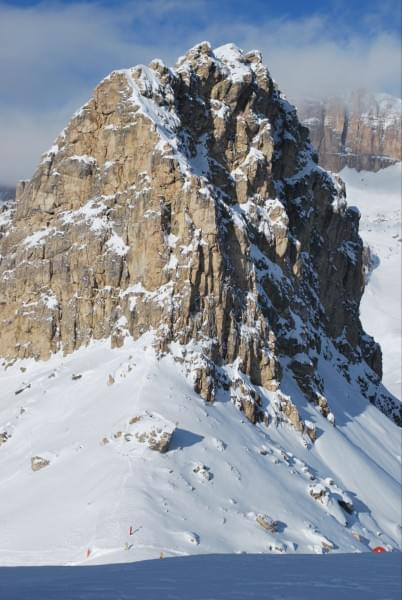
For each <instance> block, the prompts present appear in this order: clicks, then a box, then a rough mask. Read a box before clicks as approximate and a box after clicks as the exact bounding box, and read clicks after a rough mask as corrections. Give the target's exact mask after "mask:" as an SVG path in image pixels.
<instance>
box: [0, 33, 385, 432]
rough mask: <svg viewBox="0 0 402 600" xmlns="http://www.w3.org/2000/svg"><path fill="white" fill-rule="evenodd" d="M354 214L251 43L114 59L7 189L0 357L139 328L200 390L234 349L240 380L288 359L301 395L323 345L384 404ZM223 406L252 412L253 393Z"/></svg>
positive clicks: (315, 384)
mask: <svg viewBox="0 0 402 600" xmlns="http://www.w3.org/2000/svg"><path fill="white" fill-rule="evenodd" d="M358 221H359V213H358V212H357V211H356V210H354V209H352V208H348V207H347V204H346V201H345V192H344V187H343V186H342V183H341V181H339V180H336V179H333V178H332V177H331V176H330V175H329V174H328V173H327V172H326V171H324V170H323V169H321V168H320V167H319V166H317V164H316V163H315V162H314V153H313V150H312V148H311V145H310V142H309V139H308V132H307V129H306V128H305V127H303V126H301V125H300V123H299V121H298V118H297V115H296V111H295V109H294V108H293V107H292V106H291V105H290V104H289V103H288V102H287V101H286V100H285V99H284V98H283V97H282V96H281V94H280V92H279V91H278V89H277V87H276V86H275V84H274V83H273V81H272V79H271V78H270V75H269V73H268V71H267V69H266V67H265V66H264V65H263V63H262V60H261V56H260V54H259V53H258V52H249V53H244V52H242V51H241V50H239V49H238V48H237V47H236V46H233V45H227V46H223V47H221V48H218V49H216V50H212V49H211V47H210V45H209V44H208V43H206V42H205V43H202V44H199V45H197V46H196V47H194V48H192V49H191V50H189V51H188V52H187V54H186V55H185V56H183V57H181V58H180V59H179V61H178V63H177V65H176V67H175V68H174V69H169V68H168V67H166V66H165V65H164V64H163V63H162V62H161V61H159V60H155V61H153V62H152V63H151V64H150V65H149V67H146V66H143V65H139V66H137V67H134V68H132V69H128V70H124V71H115V72H113V73H111V74H110V75H109V76H108V77H107V78H106V79H105V80H103V81H102V82H101V83H100V84H99V86H98V87H97V88H96V89H95V91H94V94H93V97H92V98H91V99H90V100H89V102H88V103H87V104H86V105H85V106H84V107H83V108H82V109H81V110H80V111H78V112H77V113H76V114H75V115H74V116H73V118H72V120H71V121H70V123H69V124H68V125H67V127H66V129H65V130H64V131H63V132H62V134H61V135H60V136H59V137H58V138H57V140H56V142H55V144H54V146H53V147H52V148H51V149H50V150H49V152H48V153H47V154H46V155H45V156H44V157H43V160H42V162H41V163H40V165H39V167H38V169H37V171H36V172H35V174H34V176H33V178H32V180H31V181H29V182H23V183H21V184H20V185H19V187H18V189H17V202H16V210H15V214H13V215H12V216H11V223H10V225H9V226H8V227H7V230H6V231H5V232H4V235H3V237H2V239H1V242H0V255H1V260H0V277H1V280H0V281H1V282H0V322H1V332H2V333H1V338H0V354H1V355H4V356H7V357H16V356H17V357H29V356H33V357H35V358H40V359H46V358H47V357H48V356H49V355H50V353H52V352H55V351H57V350H59V349H63V350H64V352H66V353H68V352H72V351H73V350H75V349H77V348H79V347H80V346H82V345H84V344H87V343H88V342H89V341H90V340H91V339H99V338H106V337H110V338H111V343H112V346H121V345H122V344H123V343H124V339H125V337H126V336H134V337H135V338H137V337H139V336H140V335H141V334H142V333H144V332H145V331H147V330H149V329H153V330H155V332H156V338H157V349H158V351H159V352H161V353H163V352H166V351H168V350H169V345H170V344H171V342H176V343H178V344H180V345H181V347H186V346H188V345H189V344H190V345H191V344H192V345H193V346H192V347H194V343H196V348H197V353H198V360H197V361H193V360H192V361H191V367H192V369H193V372H194V381H195V385H196V387H197V389H198V391H199V392H200V393H201V394H202V395H203V396H204V397H205V398H206V399H207V400H209V401H214V399H215V398H216V390H217V388H223V389H226V390H227V389H228V388H229V387H230V384H231V382H230V381H229V380H228V378H227V376H226V375H225V373H224V367H225V365H230V364H233V363H235V362H236V364H237V365H238V369H239V372H240V373H241V374H242V378H243V376H244V377H245V378H247V380H248V382H249V384H248V388H249V389H250V390H252V389H253V386H263V387H264V388H265V389H268V390H272V391H274V390H276V389H277V388H278V387H279V385H280V381H281V373H282V369H283V368H286V369H289V371H290V372H291V373H293V374H294V377H295V379H296V380H297V382H298V383H299V385H300V387H301V389H302V391H303V392H304V393H305V394H306V396H307V397H308V398H309V399H311V400H312V401H313V402H315V403H316V404H317V406H319V401H320V400H319V399H320V398H321V397H322V394H323V381H322V378H321V376H320V374H319V371H318V368H317V365H318V362H319V359H320V358H325V359H326V360H332V359H333V357H334V353H336V354H337V356H338V358H337V363H336V367H335V366H334V368H338V369H343V371H344V375H345V377H349V378H350V377H351V375H350V373H349V365H351V364H354V365H361V369H360V371H359V373H360V375H359V377H360V379H359V382H358V383H359V385H360V387H361V389H362V391H363V393H364V394H365V395H366V396H367V398H369V399H370V400H371V401H373V402H376V403H377V404H378V405H381V406H383V408H384V406H385V404H386V405H387V406H386V408H384V410H386V411H387V412H388V413H391V412H392V411H393V410H394V408H395V407H394V405H393V404H392V402H391V400H390V399H388V398H387V397H386V396H385V395H384V393H383V392H381V391H379V389H380V388H379V387H378V386H379V382H380V377H381V353H380V349H379V347H378V345H377V344H376V343H375V342H374V341H373V339H372V338H369V337H368V336H367V335H365V334H364V332H363V330H362V327H361V324H360V321H359V302H360V297H361V294H362V290H363V283H364V282H363V274H362V242H361V239H360V237H359V235H358ZM334 364H335V363H334ZM243 392H244V390H243ZM381 394H382V395H381ZM241 403H242V409H243V410H244V411H245V413H246V416H248V418H250V420H252V421H253V422H255V421H258V420H263V410H262V408H261V407H260V404H261V403H260V401H259V399H258V396H257V395H254V397H253V394H252V393H251V392H250V399H249V400H247V398H245V397H244V393H243V399H242V400H241Z"/></svg>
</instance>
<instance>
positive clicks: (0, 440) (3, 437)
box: [0, 431, 11, 446]
mask: <svg viewBox="0 0 402 600" xmlns="http://www.w3.org/2000/svg"><path fill="white" fill-rule="evenodd" d="M10 437H11V434H10V433H8V432H7V431H3V432H2V433H0V446H2V445H3V444H5V443H6V442H7V440H9V439H10Z"/></svg>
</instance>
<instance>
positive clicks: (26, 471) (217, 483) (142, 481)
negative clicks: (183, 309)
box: [0, 334, 400, 565]
mask: <svg viewBox="0 0 402 600" xmlns="http://www.w3.org/2000/svg"><path fill="white" fill-rule="evenodd" d="M151 343H152V339H151V334H146V335H144V336H143V337H142V338H141V339H139V340H138V341H137V342H134V341H132V340H127V341H126V343H125V345H124V346H123V347H122V348H120V349H115V350H111V349H110V346H109V341H108V340H105V341H104V342H94V343H92V344H91V345H90V346H89V347H88V348H82V349H80V350H78V351H77V352H75V353H73V354H71V355H69V356H67V357H63V356H61V355H60V354H58V355H55V356H53V357H52V358H51V359H50V360H49V361H47V362H35V361H34V360H24V361H17V362H15V363H14V364H10V365H4V364H3V366H2V367H1V381H2V395H1V399H0V424H1V431H3V433H4V432H7V435H6V436H4V437H5V438H7V439H5V441H4V440H3V441H4V443H3V444H2V446H1V448H0V486H1V495H0V529H1V538H0V564H2V565H16V564H20V565H21V564H66V563H75V564H77V563H84V562H87V563H105V562H125V561H127V562H129V561H137V560H143V559H148V558H159V556H160V555H161V553H163V556H166V557H167V556H181V555H186V554H194V553H196V554H197V553H236V552H255V553H259V552H261V553H267V552H268V553H269V552H299V553H322V552H326V551H334V552H359V551H368V550H369V549H370V548H372V547H374V546H377V545H379V544H380V545H383V546H385V547H387V548H389V549H390V548H395V547H398V544H399V543H400V542H399V541H400V527H399V523H400V502H399V500H400V496H399V494H400V485H399V478H400V456H399V450H398V449H399V447H400V430H399V429H398V428H397V427H396V426H395V425H394V424H393V423H392V422H391V421H390V420H389V419H388V418H387V417H386V416H384V415H383V414H382V413H380V412H379V411H378V410H377V409H376V408H375V407H373V406H371V405H370V404H369V403H367V401H366V400H365V399H364V398H363V397H361V396H359V394H358V392H357V390H356V388H354V387H353V386H352V384H351V385H349V384H347V382H345V379H344V377H343V376H342V375H341V374H340V373H337V372H336V370H334V369H332V370H331V373H330V374H329V381H328V385H329V386H330V387H332V392H336V394H337V396H338V402H337V404H336V405H334V407H333V409H334V412H335V418H336V426H333V425H332V424H331V423H330V422H328V420H327V419H325V418H324V417H323V416H322V415H321V414H320V413H319V412H318V411H317V409H316V408H315V407H314V406H313V405H311V404H310V403H308V402H307V401H303V400H302V399H301V398H300V393H299V398H298V400H297V402H298V408H299V410H300V412H301V414H302V415H303V417H304V418H305V419H306V418H308V419H309V420H310V421H311V422H313V423H314V425H315V426H316V431H317V435H318V439H317V440H316V442H315V444H311V442H310V440H309V438H308V437H307V436H304V437H303V436H302V434H300V433H298V432H296V431H295V430H294V429H293V428H292V427H291V426H290V425H288V424H286V423H284V422H283V423H281V422H277V423H275V422H272V424H271V425H270V426H269V427H266V426H265V425H264V424H262V423H261V424H258V425H256V426H254V425H252V424H251V423H250V422H249V421H247V419H246V418H245V417H244V414H243V413H241V412H240V411H239V410H238V409H237V408H236V407H235V406H233V405H232V404H231V403H230V402H226V401H224V398H220V399H218V401H217V402H216V403H215V404H213V405H208V404H205V403H204V401H202V400H201V399H200V397H199V396H198V395H197V394H196V393H195V392H194V391H193V387H192V385H191V383H190V382H189V381H188V379H186V377H185V376H184V374H183V373H181V372H180V369H181V367H180V363H178V362H177V361H174V358H173V356H172V355H167V356H165V357H164V358H162V359H160V360H158V359H157V358H156V357H155V354H154V350H153V349H152V346H151ZM177 350H178V349H177V348H176V349H175V353H176V355H177ZM285 388H286V383H285ZM259 391H260V393H261V394H262V395H263V396H264V397H265V398H266V399H267V400H268V399H269V400H270V402H275V394H276V392H266V391H264V390H263V389H261V390H259ZM291 391H294V392H295V393H297V391H296V390H292V389H291V383H290V381H289V382H288V392H291ZM294 400H295V397H294ZM352 400H353V401H352ZM153 424H155V429H156V430H158V429H160V431H159V433H160V434H162V433H163V432H164V431H171V429H172V428H174V427H176V431H175V433H174V435H173V439H172V442H171V447H170V449H169V451H168V452H167V453H165V454H160V453H159V452H156V451H154V450H151V449H150V448H148V447H147V445H146V443H145V444H144V443H141V440H142V441H144V438H141V435H138V436H136V433H139V434H141V431H140V430H139V429H138V428H139V427H142V428H143V429H142V433H143V432H144V431H145V432H146V431H147V428H148V430H149V427H152V426H153ZM34 457H36V459H35V460H34V461H33V463H32V462H31V459H32V458H34ZM46 461H49V464H47V463H46ZM46 464H47V466H43V468H41V469H39V470H35V471H34V470H33V469H32V466H34V467H35V468H38V466H42V465H46ZM339 501H341V504H342V506H341V505H340V504H339ZM349 511H351V512H349ZM257 519H258V521H257ZM271 520H273V521H275V522H276V523H275V525H274V527H273V529H274V530H275V531H269V530H267V529H266V528H264V524H265V526H268V528H269V527H270V524H271ZM130 528H131V529H130Z"/></svg>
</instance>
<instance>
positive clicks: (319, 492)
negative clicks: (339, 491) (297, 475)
mask: <svg viewBox="0 0 402 600" xmlns="http://www.w3.org/2000/svg"><path fill="white" fill-rule="evenodd" d="M308 493H309V494H310V496H311V497H312V498H314V500H318V501H319V502H321V503H322V504H324V502H325V500H327V499H328V489H327V488H326V487H325V486H324V485H322V484H321V483H316V484H314V485H310V486H309V488H308Z"/></svg>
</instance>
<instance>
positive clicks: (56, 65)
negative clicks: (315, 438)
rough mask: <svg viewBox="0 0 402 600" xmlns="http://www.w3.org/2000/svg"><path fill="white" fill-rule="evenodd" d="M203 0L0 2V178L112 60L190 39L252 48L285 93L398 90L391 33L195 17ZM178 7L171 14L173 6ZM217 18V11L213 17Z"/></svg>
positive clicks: (316, 21)
mask: <svg viewBox="0 0 402 600" xmlns="http://www.w3.org/2000/svg"><path fill="white" fill-rule="evenodd" d="M208 6H209V8H210V7H211V5H210V4H209V5H208V2H207V0H192V1H191V2H183V1H182V0H148V1H147V2H145V1H137V2H127V3H126V4H122V3H118V4H115V5H114V6H112V7H110V6H109V8H107V7H105V6H102V5H101V4H89V3H88V4H83V3H79V4H68V5H67V4H65V5H63V4H57V3H51V4H48V3H43V4H39V5H36V6H34V7H31V8H24V9H23V8H15V7H10V6H7V5H4V4H0V80H1V82H2V86H1V87H2V93H1V98H0V139H1V145H0V182H3V183H14V182H15V180H16V179H18V178H25V177H29V176H30V175H31V174H32V171H33V169H34V167H35V165H36V164H37V162H38V160H39V157H40V154H41V153H42V152H43V151H44V150H46V149H47V147H48V146H49V145H50V144H51V142H52V140H53V138H54V137H55V136H56V134H57V133H58V131H59V130H61V129H62V128H63V127H64V126H65V124H66V122H67V120H68V117H69V115H70V114H72V112H74V110H75V109H76V108H77V107H78V106H80V105H81V104H82V103H83V102H84V101H85V100H86V99H87V98H88V96H89V95H90V93H91V91H92V89H93V87H94V86H95V85H96V83H97V82H98V81H99V80H100V79H101V78H102V77H103V76H105V75H106V74H107V73H108V72H109V71H111V70H112V69H114V68H121V67H126V66H130V65H133V64H136V63H138V62H149V61H150V60H151V59H152V58H154V57H160V58H162V59H163V60H165V62H167V63H170V64H171V63H173V62H174V60H175V58H176V57H177V56H178V55H179V54H182V53H183V52H184V51H185V50H186V49H187V48H188V47H190V46H192V45H193V44H195V43H196V42H198V41H200V40H203V39H209V40H210V41H211V43H212V44H214V45H220V44H222V43H226V42H228V41H234V42H236V43H237V44H238V45H239V46H241V47H243V48H245V49H251V48H259V49H261V50H262V51H263V54H264V59H265V63H266V64H267V66H268V67H269V69H270V71H271V74H272V75H273V77H274V78H275V79H276V80H277V81H278V84H279V86H280V87H281V88H282V89H283V90H284V91H285V92H286V93H287V95H288V96H289V98H290V100H292V101H296V102H297V101H298V100H299V99H300V98H302V97H305V96H312V95H313V96H316V95H322V94H336V93H342V92H347V91H349V90H351V89H355V88H357V87H366V88H368V89H370V90H374V91H388V92H390V93H395V94H398V93H399V90H400V71H401V65H400V43H399V39H398V38H397V37H396V36H395V35H392V34H390V33H386V32H384V31H383V29H382V27H380V26H377V27H373V19H371V25H370V35H362V34H356V33H355V32H354V31H353V30H351V29H347V28H346V27H345V28H344V30H343V31H342V35H339V32H337V33H336V35H335V33H334V28H333V27H331V23H330V22H328V20H326V19H325V18H320V17H312V18H308V19H304V20H292V19H290V18H287V19H276V20H270V21H267V22H265V23H260V24H258V26H257V25H255V24H252V23H244V22H239V21H237V22H230V20H229V18H228V15H227V16H226V17H225V14H223V15H221V17H219V15H218V16H217V19H216V20H215V24H211V19H208V18H205V15H206V14H207V9H208ZM178 15H180V19H179V20H178V18H177V16H178ZM219 19H220V20H219Z"/></svg>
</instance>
